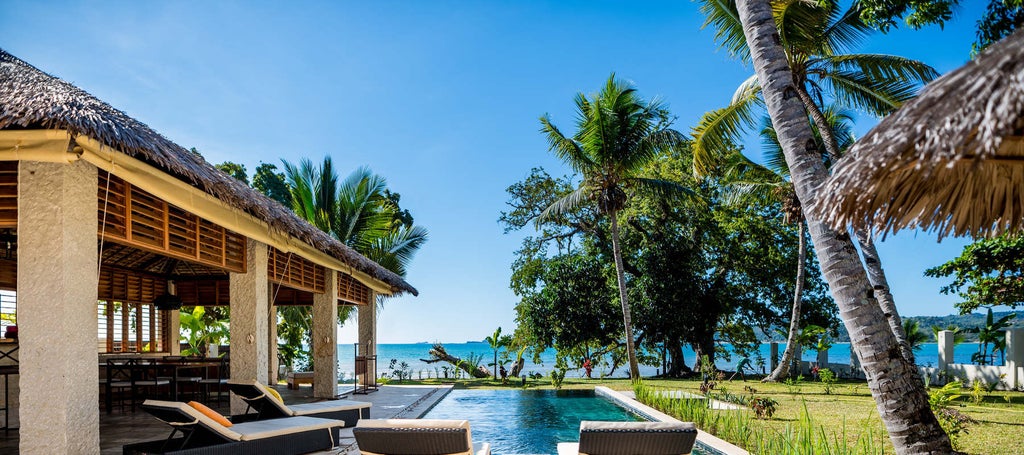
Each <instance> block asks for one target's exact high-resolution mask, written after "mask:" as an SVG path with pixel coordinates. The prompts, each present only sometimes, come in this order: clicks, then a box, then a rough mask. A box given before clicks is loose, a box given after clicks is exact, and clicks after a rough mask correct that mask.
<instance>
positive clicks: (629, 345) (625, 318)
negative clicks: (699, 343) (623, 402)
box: [608, 211, 640, 380]
mask: <svg viewBox="0 0 1024 455" xmlns="http://www.w3.org/2000/svg"><path fill="white" fill-rule="evenodd" d="M618 215H619V213H618V212H617V211H614V212H611V213H609V214H608V216H609V217H611V221H612V255H613V256H615V276H616V277H617V278H618V280H619V301H620V302H621V303H622V324H623V325H624V326H625V327H626V357H628V358H629V377H630V378H633V380H637V379H640V365H639V364H638V363H637V361H636V348H635V346H633V318H632V316H630V311H629V297H628V296H627V295H626V274H625V273H624V272H623V270H622V249H621V248H619V216H618Z"/></svg>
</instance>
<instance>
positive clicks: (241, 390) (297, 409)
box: [228, 381, 371, 427]
mask: <svg viewBox="0 0 1024 455" xmlns="http://www.w3.org/2000/svg"><path fill="white" fill-rule="evenodd" d="M228 388H229V389H230V390H231V391H232V392H234V394H235V395H238V397H239V398H241V399H242V401H245V403H246V404H247V405H248V407H247V408H246V410H245V412H243V413H242V414H238V415H233V416H231V421H233V422H244V421H247V420H264V419H278V418H281V417H319V418H323V419H336V420H344V421H345V426H346V427H350V426H353V425H355V424H356V422H357V421H359V419H365V418H369V417H370V406H371V404H370V403H364V402H362V401H354V400H349V399H344V400H327V401H318V402H315V403H303V404H293V405H286V404H284V403H283V402H281V401H278V399H277V398H275V397H274V396H272V395H271V392H270V391H269V390H268V389H267V386H265V385H263V384H260V383H259V382H258V381H228ZM250 410H253V411H255V412H249V411H250Z"/></svg>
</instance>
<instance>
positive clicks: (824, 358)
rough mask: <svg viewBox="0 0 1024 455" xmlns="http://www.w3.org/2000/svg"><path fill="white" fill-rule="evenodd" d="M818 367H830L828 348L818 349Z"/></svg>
mask: <svg viewBox="0 0 1024 455" xmlns="http://www.w3.org/2000/svg"><path fill="white" fill-rule="evenodd" d="M818 368H828V349H825V350H822V351H818Z"/></svg>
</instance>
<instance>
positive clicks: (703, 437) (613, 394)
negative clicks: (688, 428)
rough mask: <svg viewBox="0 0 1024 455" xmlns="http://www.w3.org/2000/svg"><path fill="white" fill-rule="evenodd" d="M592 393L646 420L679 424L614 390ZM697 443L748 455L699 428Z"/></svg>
mask: <svg viewBox="0 0 1024 455" xmlns="http://www.w3.org/2000/svg"><path fill="white" fill-rule="evenodd" d="M594 393H596V394H598V395H600V396H603V397H605V398H608V399H610V400H612V401H614V402H616V403H618V404H619V405H620V406H623V407H625V408H626V409H630V410H632V411H633V412H635V413H637V414H640V415H641V416H644V417H646V418H648V419H651V420H653V421H656V422H680V420H679V419H676V418H675V417H672V416H670V415H668V414H665V413H663V412H661V411H659V410H657V409H654V408H652V407H650V406H647V405H645V404H643V403H641V402H639V401H637V400H636V399H635V398H633V397H630V396H627V395H625V394H623V393H622V392H619V391H616V390H612V389H610V388H608V387H605V386H596V387H594ZM697 441H699V442H700V443H701V444H703V445H705V446H707V447H710V448H712V449H714V450H716V451H718V452H719V453H721V454H723V455H749V454H750V452H747V451H746V450H743V449H741V448H739V447H737V446H735V445H733V444H731V443H729V442H726V441H725V440H723V439H721V438H719V437H717V436H715V435H713V434H710V433H708V432H705V431H703V430H701V429H700V428H698V429H697Z"/></svg>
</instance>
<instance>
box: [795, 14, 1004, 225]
mask: <svg viewBox="0 0 1024 455" xmlns="http://www.w3.org/2000/svg"><path fill="white" fill-rule="evenodd" d="M821 194H822V198H821V200H820V203H819V204H818V205H817V207H815V211H816V213H817V214H818V215H819V216H823V217H824V218H825V219H827V220H828V221H830V222H832V224H833V225H835V226H837V227H839V226H845V225H846V224H853V225H856V226H859V227H863V228H870V229H875V230H878V231H881V232H882V233H887V232H895V231H897V230H899V229H902V228H911V229H913V228H923V229H934V230H936V231H937V232H938V234H939V236H940V237H942V236H945V235H950V234H952V235H964V234H971V235H974V236H981V235H991V234H998V233H1001V232H1012V231H1019V230H1020V229H1021V228H1024V30H1020V31H1017V32H1016V33H1014V34H1013V35H1011V36H1010V37H1007V38H1006V39H1004V40H1002V41H1000V42H999V43H997V44H994V45H992V46H991V47H990V48H989V49H987V50H986V51H985V52H983V53H982V54H981V55H979V56H978V57H977V58H976V59H974V60H972V61H971V62H970V63H968V64H966V65H964V66H963V67H961V68H959V69H957V70H955V71H952V72H950V73H949V74H946V75H944V76H942V77H941V78H939V79H937V80H935V81H934V82H932V83H931V84H929V85H928V86H927V87H925V88H924V90H922V92H921V94H920V96H918V97H917V98H916V99H914V100H913V101H910V102H908V103H907V104H906V105H904V106H903V107H902V108H900V109H899V110H898V111H896V112H895V113H894V114H892V115H890V116H889V117H887V118H886V119H884V120H883V121H882V122H881V123H879V125H878V126H876V127H875V128H874V129H872V130H871V131H870V132H868V133H867V135H865V136H864V137H863V138H862V139H860V140H859V141H857V143H856V144H855V145H854V146H853V147H852V149H851V150H850V151H849V153H848V154H847V155H846V156H845V157H844V158H842V159H841V160H839V162H838V163H837V164H836V166H835V167H834V169H833V174H832V177H831V178H830V179H829V180H828V181H827V183H826V184H825V186H824V187H823V188H822V193H821Z"/></svg>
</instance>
